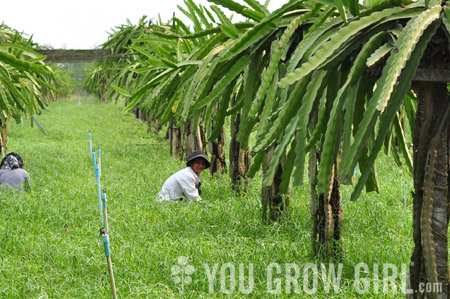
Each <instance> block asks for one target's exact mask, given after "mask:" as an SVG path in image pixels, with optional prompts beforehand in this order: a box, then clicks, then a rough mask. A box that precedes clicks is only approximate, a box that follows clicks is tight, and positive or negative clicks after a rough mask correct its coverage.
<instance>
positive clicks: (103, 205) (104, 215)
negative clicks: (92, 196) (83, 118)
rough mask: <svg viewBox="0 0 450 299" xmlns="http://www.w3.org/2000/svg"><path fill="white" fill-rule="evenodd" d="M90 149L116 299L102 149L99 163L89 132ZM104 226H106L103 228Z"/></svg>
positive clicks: (107, 257)
mask: <svg viewBox="0 0 450 299" xmlns="http://www.w3.org/2000/svg"><path fill="white" fill-rule="evenodd" d="M89 147H90V150H91V153H92V161H93V163H94V170H95V179H96V181H97V192H98V204H99V210H100V222H101V224H102V228H100V235H101V237H102V240H103V247H104V249H105V256H106V262H107V264H108V273H109V281H110V283H111V294H112V298H113V299H116V298H117V295H116V285H115V282H114V272H113V268H112V262H111V251H110V249H109V237H108V212H107V208H106V202H107V199H106V188H105V189H103V193H102V192H101V188H100V176H101V173H102V170H101V169H102V156H101V150H100V147H99V148H98V163H97V161H96V159H95V151H93V150H92V140H91V132H89ZM103 225H105V226H104V227H103Z"/></svg>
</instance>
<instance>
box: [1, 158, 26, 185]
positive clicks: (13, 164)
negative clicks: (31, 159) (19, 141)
mask: <svg viewBox="0 0 450 299" xmlns="http://www.w3.org/2000/svg"><path fill="white" fill-rule="evenodd" d="M0 186H2V187H7V188H14V189H16V190H20V191H23V190H29V189H31V180H30V176H29V175H28V173H27V172H26V171H25V170H23V160H22V157H20V156H19V155H18V154H16V153H13V152H11V153H9V154H7V155H6V156H5V157H4V158H3V160H2V162H1V163H0Z"/></svg>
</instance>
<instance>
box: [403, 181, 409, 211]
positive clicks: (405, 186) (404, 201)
mask: <svg viewBox="0 0 450 299" xmlns="http://www.w3.org/2000/svg"><path fill="white" fill-rule="evenodd" d="M404 189H405V195H404V196H403V203H404V205H405V208H406V189H408V184H407V183H406V182H405V185H404Z"/></svg>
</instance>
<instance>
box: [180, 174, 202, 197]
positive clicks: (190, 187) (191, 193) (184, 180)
mask: <svg viewBox="0 0 450 299" xmlns="http://www.w3.org/2000/svg"><path fill="white" fill-rule="evenodd" d="M177 180H178V183H179V184H180V186H181V188H183V193H184V195H185V196H186V197H187V198H189V199H193V200H197V201H199V200H201V198H200V195H199V194H198V190H197V188H195V177H194V176H190V175H182V176H180V177H178V178H177Z"/></svg>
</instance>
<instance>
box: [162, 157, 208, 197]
mask: <svg viewBox="0 0 450 299" xmlns="http://www.w3.org/2000/svg"><path fill="white" fill-rule="evenodd" d="M209 166H210V163H209V161H208V159H207V155H206V154H205V153H204V152H202V151H193V152H192V153H191V154H190V155H189V157H188V159H187V162H186V168H184V169H182V170H180V171H178V172H176V173H174V174H173V175H171V176H170V177H169V178H168V179H167V180H166V181H165V183H164V185H163V186H162V189H161V191H160V192H159V195H158V198H157V201H164V200H169V201H175V202H177V201H184V200H192V201H196V202H199V201H201V200H202V198H201V197H200V195H201V189H200V181H201V179H202V178H201V176H200V173H201V172H202V171H203V170H205V169H207V168H209Z"/></svg>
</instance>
